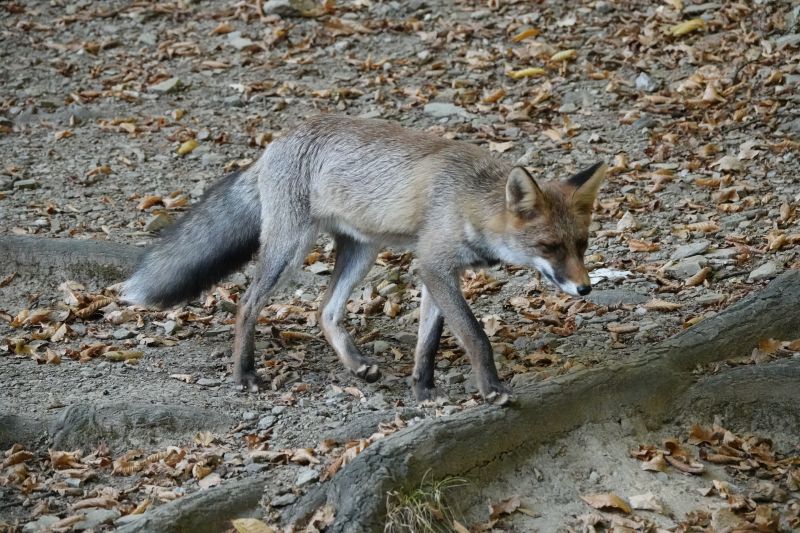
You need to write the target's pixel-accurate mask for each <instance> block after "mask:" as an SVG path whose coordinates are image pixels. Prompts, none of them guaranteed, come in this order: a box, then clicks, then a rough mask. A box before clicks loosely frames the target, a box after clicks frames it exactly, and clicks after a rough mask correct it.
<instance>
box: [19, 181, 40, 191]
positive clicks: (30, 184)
mask: <svg viewBox="0 0 800 533" xmlns="http://www.w3.org/2000/svg"><path fill="white" fill-rule="evenodd" d="M37 187H39V184H38V183H36V180H17V181H15V182H14V188H15V189H36V188H37Z"/></svg>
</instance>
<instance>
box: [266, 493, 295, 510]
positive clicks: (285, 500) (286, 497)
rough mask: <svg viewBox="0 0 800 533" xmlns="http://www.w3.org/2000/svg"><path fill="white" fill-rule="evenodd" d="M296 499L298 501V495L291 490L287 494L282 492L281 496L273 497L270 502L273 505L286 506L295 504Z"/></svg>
mask: <svg viewBox="0 0 800 533" xmlns="http://www.w3.org/2000/svg"><path fill="white" fill-rule="evenodd" d="M295 501H297V496H295V495H294V494H292V493H291V492H287V493H286V494H281V495H280V496H276V497H274V498H272V500H270V502H269V504H270V505H271V506H273V507H286V506H287V505H291V504H293V503H294V502H295Z"/></svg>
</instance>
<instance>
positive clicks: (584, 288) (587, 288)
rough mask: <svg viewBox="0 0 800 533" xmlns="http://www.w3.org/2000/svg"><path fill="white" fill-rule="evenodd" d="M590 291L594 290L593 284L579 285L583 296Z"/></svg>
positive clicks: (579, 291)
mask: <svg viewBox="0 0 800 533" xmlns="http://www.w3.org/2000/svg"><path fill="white" fill-rule="evenodd" d="M590 292H592V286H591V285H578V294H580V295H581V296H586V295H587V294H589V293H590Z"/></svg>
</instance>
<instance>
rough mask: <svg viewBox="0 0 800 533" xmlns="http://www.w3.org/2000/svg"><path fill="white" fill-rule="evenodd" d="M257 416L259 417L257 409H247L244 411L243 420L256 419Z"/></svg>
mask: <svg viewBox="0 0 800 533" xmlns="http://www.w3.org/2000/svg"><path fill="white" fill-rule="evenodd" d="M256 418H258V413H256V412H255V411H245V412H244V413H242V420H244V421H245V422H249V421H251V420H255V419H256Z"/></svg>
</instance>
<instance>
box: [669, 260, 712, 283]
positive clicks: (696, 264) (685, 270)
mask: <svg viewBox="0 0 800 533" xmlns="http://www.w3.org/2000/svg"><path fill="white" fill-rule="evenodd" d="M707 264H708V260H706V258H705V257H703V256H702V255H693V256H691V257H687V258H685V259H681V260H680V261H678V262H677V263H675V264H674V265H671V266H668V267H667V268H665V269H664V270H665V271H666V272H667V273H668V274H670V275H671V276H672V277H673V278H676V279H686V278H688V277H689V276H694V275H695V274H697V273H698V272H700V271H701V270H702V269H703V268H705V266H706V265H707Z"/></svg>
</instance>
